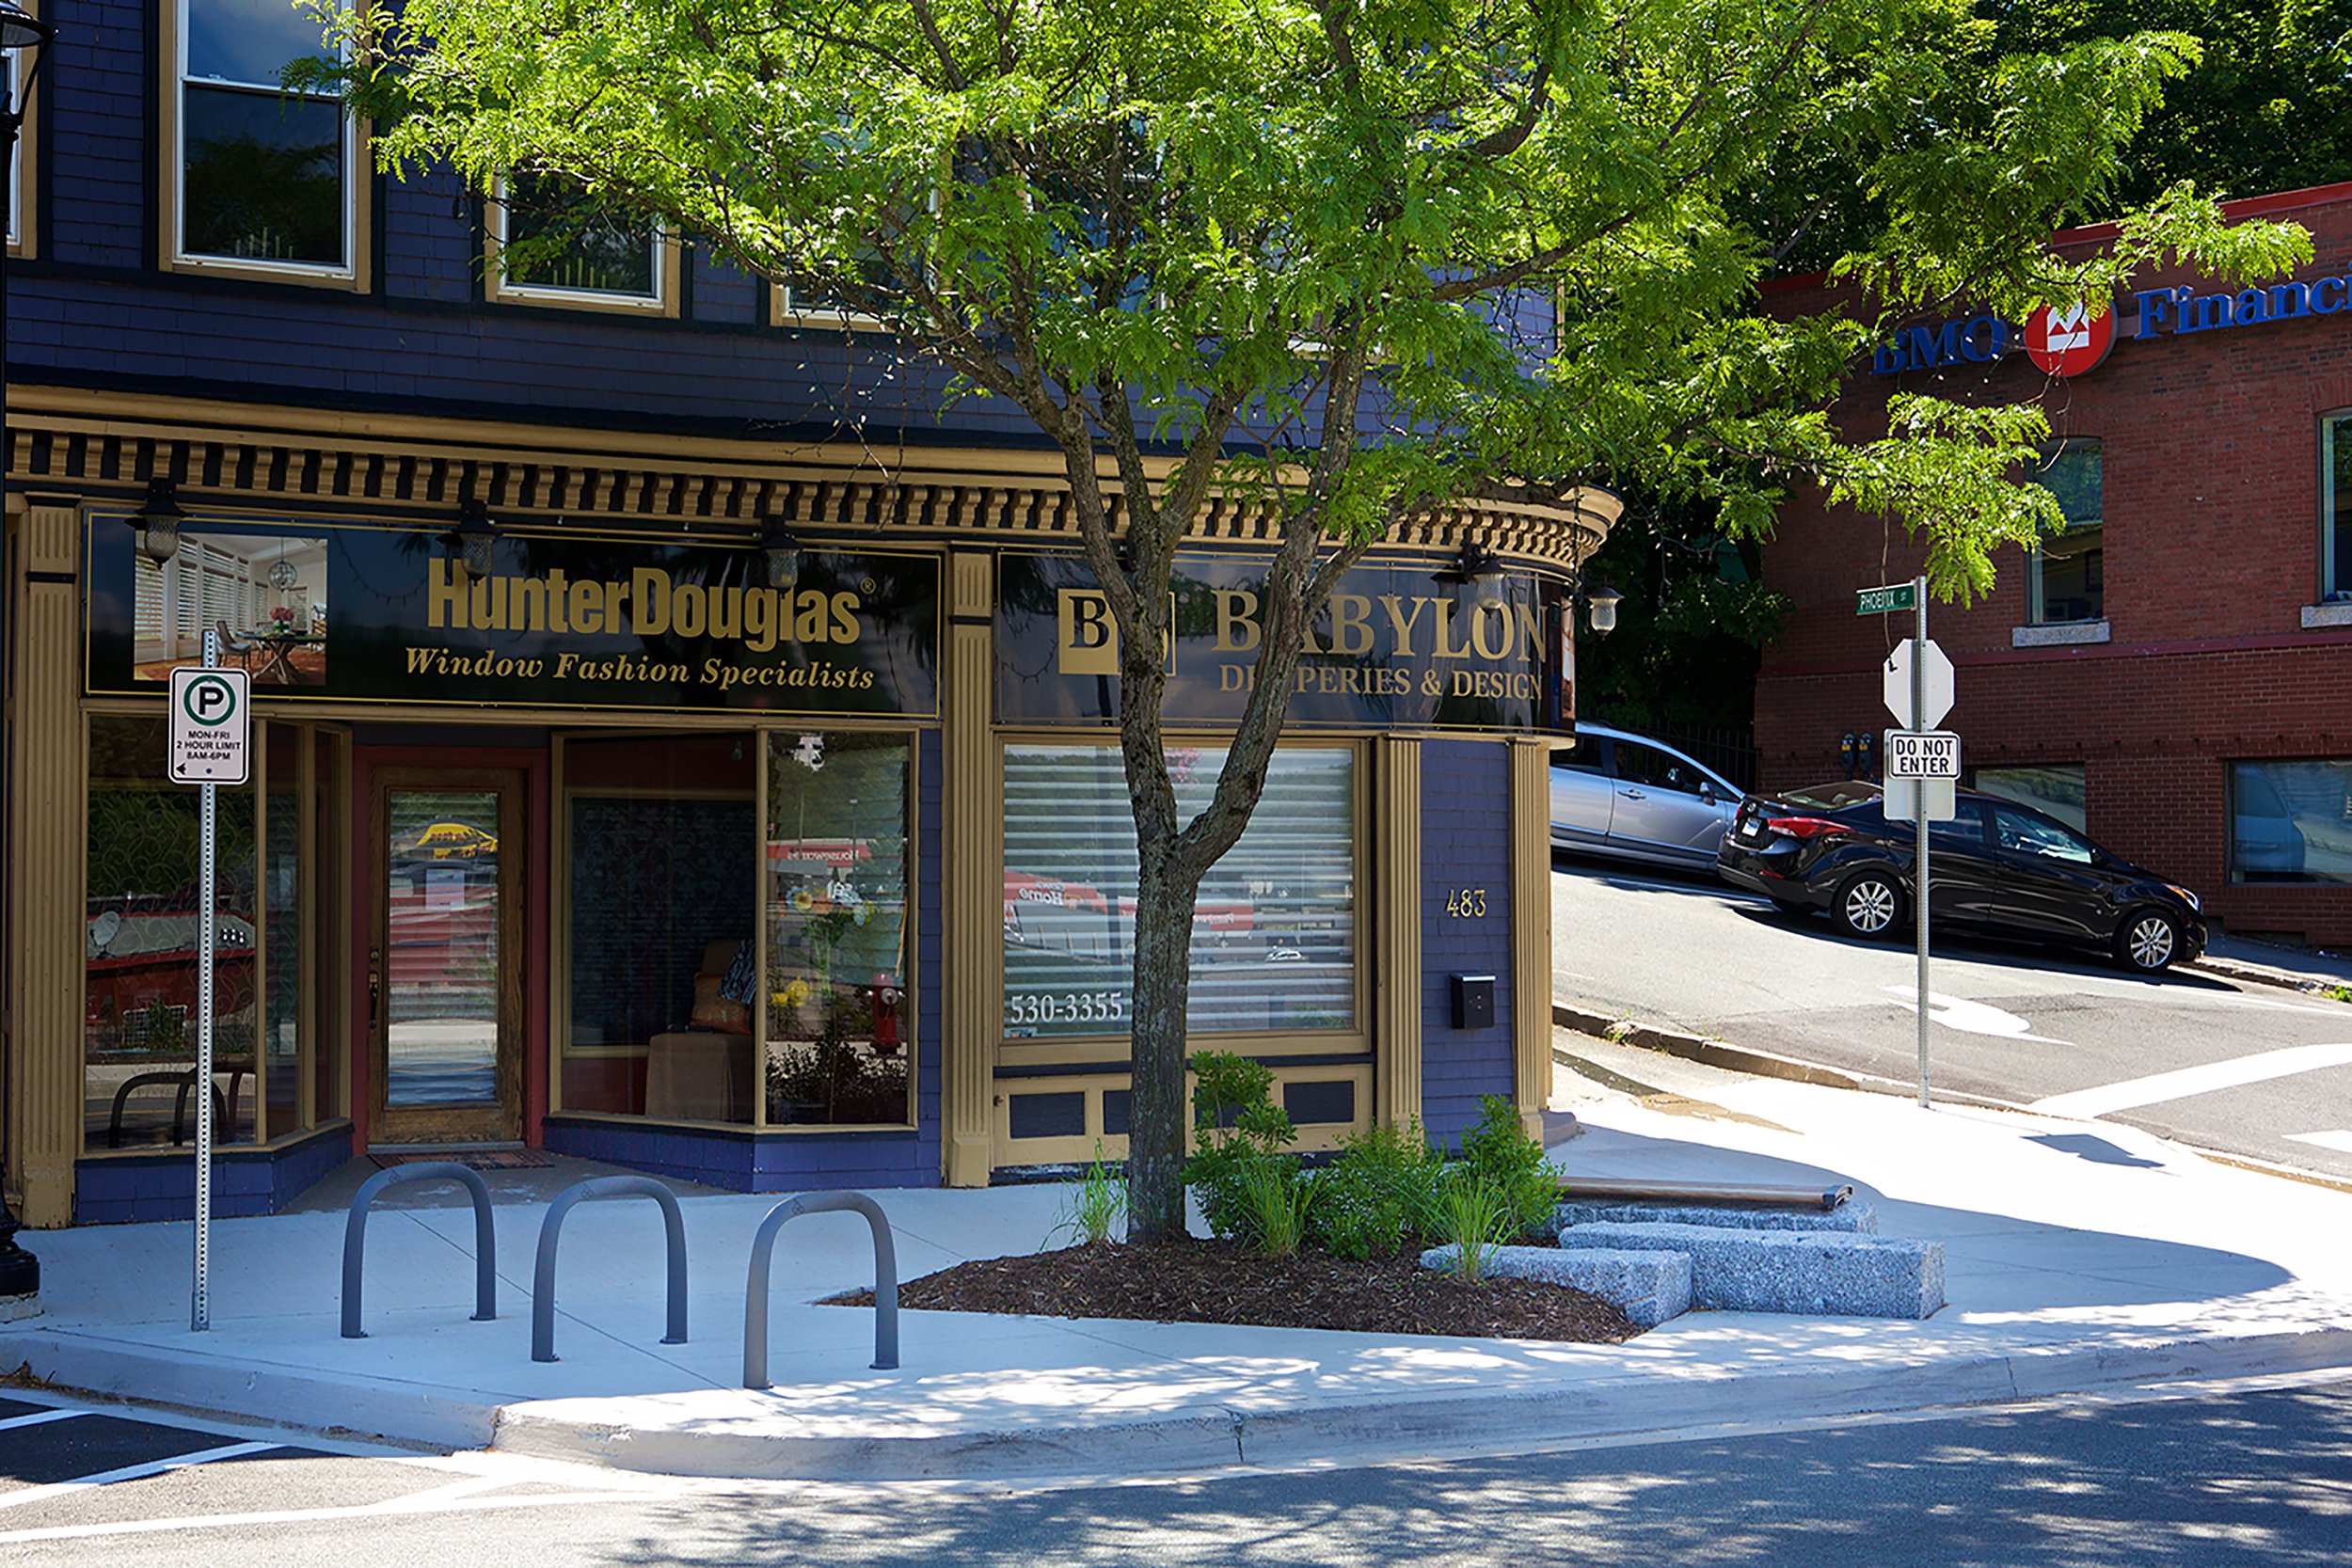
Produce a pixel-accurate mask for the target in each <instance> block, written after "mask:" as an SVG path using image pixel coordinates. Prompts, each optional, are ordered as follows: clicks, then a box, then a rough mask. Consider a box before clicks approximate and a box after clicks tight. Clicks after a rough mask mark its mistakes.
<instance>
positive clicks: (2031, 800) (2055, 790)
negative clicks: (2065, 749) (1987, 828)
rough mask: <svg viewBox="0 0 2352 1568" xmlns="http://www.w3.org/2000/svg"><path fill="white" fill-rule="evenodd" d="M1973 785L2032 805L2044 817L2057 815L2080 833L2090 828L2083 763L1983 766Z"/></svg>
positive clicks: (2005, 797)
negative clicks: (2014, 766) (2017, 766)
mask: <svg viewBox="0 0 2352 1568" xmlns="http://www.w3.org/2000/svg"><path fill="white" fill-rule="evenodd" d="M1970 787H1971V788H1975V789H1980V790H1982V791H1983V792H1984V793H1985V794H1987V795H1997V796H1999V797H2000V798H2001V799H2002V800H2014V801H2016V802H2017V803H2018V804H2019V805H2021V806H2031V807H2033V809H2034V810H2036V811H2038V812H2040V813H2042V815H2043V816H2055V817H2057V818H2058V820H2059V821H2060V822H2063V823H2065V824H2066V825H2067V826H2068V827H2070V828H2072V829H2074V831H2075V832H2090V810H2089V805H2088V801H2089V792H2088V791H2087V790H2086V789H2085V788H2084V784H2083V765H2082V764H2081V763H2079V762H2047V763H2037V764H2034V765H2032V766H2030V767H2025V768H1978V769H1977V770H1976V777H1975V778H1974V779H1973V780H1972V781H1971V784H1970Z"/></svg>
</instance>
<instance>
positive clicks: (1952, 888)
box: [1715, 781, 2205, 974]
mask: <svg viewBox="0 0 2352 1568" xmlns="http://www.w3.org/2000/svg"><path fill="white" fill-rule="evenodd" d="M1917 832H1918V829H1917V827H1916V825H1915V824H1913V823H1910V822H1903V821H1894V822H1890V821H1888V820H1887V818H1886V816H1885V814H1884V811H1883V799H1882V794H1881V791H1880V789H1879V786H1878V785H1877V784H1864V783H1855V782H1851V781H1849V782H1841V783H1837V784H1821V785H1819V786H1817V787H1814V788H1809V789H1797V790H1790V791H1788V793H1787V794H1783V795H1751V796H1749V797H1748V798H1747V799H1746V800H1743V801H1741V802H1740V811H1739V815H1738V816H1735V817H1733V819H1732V824H1731V830H1730V832H1726V833H1724V846H1723V848H1722V850H1721V851H1720V852H1719V853H1718V854H1717V856H1716V859H1715V869H1716V870H1717V871H1719V872H1721V873H1722V874H1723V877H1724V880H1726V881H1728V882H1732V883H1735V884H1737V885H1738V886H1740V887H1743V888H1749V889H1752V890H1754V891H1755V892H1757V893H1761V894H1763V895H1766V896H1767V897H1769V898H1771V899H1772V902H1773V903H1774V904H1776V905H1778V906H1779V907H1780V908H1782V909H1784V910H1789V911H1798V910H1817V909H1818V910H1827V911H1829V915H1830V919H1831V920H1833V921H1835V922H1836V924H1837V926H1838V927H1839V928H1840V929H1841V930H1844V931H1846V932H1848V933H1849V934H1851V935H1853V936H1857V937H1880V936H1885V935H1887V934H1889V933H1891V932H1893V931H1894V930H1895V928H1896V927H1898V926H1899V925H1901V924H1902V923H1903V922H1905V921H1906V920H1907V919H1908V918H1909V914H1910V909H1911V902H1912V899H1913V896H1914V894H1915V883H1914V880H1913V877H1912V863H1913V861H1914V860H1915V844H1916V842H1917V837H1916V835H1917ZM1928 880H1929V884H1930V885H1931V888H1932V889H1933V898H1934V907H1933V911H1932V912H1933V915H1934V921H1933V924H1934V925H1935V926H1936V927H1943V928H1949V927H1955V926H1964V927H1977V928H1979V929H1981V930H1989V931H1996V932H2000V933H2003V934H2007V935H2015V936H2026V937H2042V938H2045V939H2047V940H2050V941H2054V942H2069V943H2074V944H2078V945H2084V946H2095V947H2105V948H2106V949H2107V950H2108V951H2109V952H2112V953H2113V954H2114V955H2115V956H2116V958H2118V959H2120V960H2122V963H2123V964H2124V965H2125V966H2127V967H2128V968H2131V969H2134V970H2137V971H2138V972H2140V973H2142V974H2154V973H2155V972H2156V971H2158V970H2160V969H2163V968H2164V967H2165V966H2166V965H2168V964H2171V963H2174V962H2177V961H2182V960H2185V959H2189V958H2195V957H2197V956H2198V955H2199V954H2200V953H2202V952H2203V951H2204V950H2205V921H2204V916H2203V915H2201V913H2199V911H2198V902H2197V895H2195V894H2193V893H2191V892H2190V891H2189V890H2188V889H2186V888H2185V887H2182V886H2179V885H2178V884H2177V883H2173V882H2168V881H2166V880H2165V879H2163V878H2161V877H2158V876H2156V875H2155V874H2154V873H2153V872H2150V871H2142V870H2141V869H2140V868H2139V867H2137V866H2136V865H2132V864H2130V863H2127V862H2124V861H2122V860H2119V859H2117V858H2116V857H2115V856H2113V855H2111V854H2109V853H2107V852H2106V850H2105V849H2102V848H2100V847H2098V846H2097V845H2095V844H2093V843H2091V842H2090V840H2089V839H2087V838H2085V837H2083V836H2082V835H2081V834H2080V833H2077V832H2074V829H2072V828H2069V827H2067V826H2066V825H2065V824H2064V823H2062V822H2058V821H2057V820H2055V819H2053V818H2051V817H2048V816H2043V815H2042V813H2040V812H2038V811H2035V810H2033V809H2031V808H2030V807H2027V806H2021V805H2018V804H2016V803H2015V802H2014V801H2010V800H2001V799H1999V798H1997V797H1995V796H1991V795H1980V794H1979V793H1977V792H1976V791H1975V790H1969V789H1963V790H1961V791H1959V792H1958V803H1957V815H1956V816H1954V817H1953V818H1952V820H1950V821H1948V822H1934V823H1931V824H1929V829H1928Z"/></svg>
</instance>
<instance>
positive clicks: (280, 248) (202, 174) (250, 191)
mask: <svg viewBox="0 0 2352 1568" xmlns="http://www.w3.org/2000/svg"><path fill="white" fill-rule="evenodd" d="M172 16H173V19H174V21H175V24H176V25H175V26H174V27H173V30H172V34H173V36H172V39H171V50H170V55H169V59H170V60H171V62H172V66H171V71H170V72H169V75H168V77H167V83H168V90H169V93H170V101H169V103H168V104H167V110H168V113H167V124H168V125H169V126H170V131H169V133H168V135H167V138H166V146H167V152H168V156H167V160H166V164H167V166H166V169H165V185H166V192H167V222H166V224H165V226H164V229H165V245H166V247H167V255H166V258H165V260H166V264H167V265H171V266H186V267H201V268H204V269H206V270H215V269H222V270H230V271H238V272H244V273H248V274H254V275H259V276H262V277H283V278H290V279H300V280H318V281H326V282H339V283H346V284H349V285H351V286H353V287H359V286H362V277H361V269H360V264H359V257H360V254H361V252H362V250H363V248H364V247H363V245H362V236H361V232H360V223H361V203H360V201H359V199H358V195H359V191H360V189H361V188H362V187H363V185H364V184H365V182H364V180H363V179H362V178H361V171H360V169H359V167H358V132H357V129H356V128H355V127H354V126H353V124H352V123H351V121H350V119H348V117H346V116H345V115H344V113H343V108H342V103H340V102H338V101H337V100H336V99H334V98H332V97H327V96H323V95H319V94H314V93H304V92H293V91H289V90H287V89H286V88H285V87H283V86H281V85H280V81H281V73H282V72H283V71H284V70H285V68H286V67H287V66H288V65H289V64H291V63H292V62H293V61H294V60H297V59H301V58H303V57H305V56H310V55H321V54H323V53H324V52H325V50H326V44H325V42H324V40H322V38H321V36H320V29H319V24H318V23H317V22H316V21H314V20H313V19H312V18H311V17H310V15H309V13H308V12H306V11H300V10H296V9H295V8H294V7H292V6H291V5H288V4H287V3H286V0H173V7H172Z"/></svg>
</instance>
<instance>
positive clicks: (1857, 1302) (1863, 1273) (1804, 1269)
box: [1560, 1225, 1944, 1318]
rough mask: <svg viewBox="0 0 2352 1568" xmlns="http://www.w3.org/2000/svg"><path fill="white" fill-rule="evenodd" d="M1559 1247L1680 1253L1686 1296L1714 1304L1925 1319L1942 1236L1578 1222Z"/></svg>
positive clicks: (1938, 1282) (1935, 1297)
mask: <svg viewBox="0 0 2352 1568" xmlns="http://www.w3.org/2000/svg"><path fill="white" fill-rule="evenodd" d="M1560 1244H1561V1245H1562V1246H1563V1247H1600V1248H1604V1249H1625V1248H1634V1249H1644V1250H1651V1251H1663V1252H1681V1253H1688V1254H1689V1255H1690V1258H1691V1293H1692V1300H1693V1301H1694V1303H1695V1304H1696V1305H1698V1306H1700V1307H1706V1308H1708V1309H1709V1310H1711V1311H1716V1312H1773V1313H1783V1314H1794V1315H1798V1316H1804V1317H1817V1316H1826V1317H1839V1318H1925V1317H1929V1316H1931V1315H1932V1314H1933V1313H1934V1312H1935V1310H1936V1308H1938V1307H1942V1306H1943V1305H1944V1243H1941V1242H1921V1241H1915V1240H1912V1239H1911V1238H1909V1237H1902V1236H1846V1235H1836V1234H1823V1233H1820V1232H1817V1231H1806V1230H1728V1229H1725V1228H1724V1227H1721V1226H1711V1225H1588V1226H1581V1227H1578V1228H1576V1229H1574V1230H1564V1231H1562V1232H1561V1233H1560Z"/></svg>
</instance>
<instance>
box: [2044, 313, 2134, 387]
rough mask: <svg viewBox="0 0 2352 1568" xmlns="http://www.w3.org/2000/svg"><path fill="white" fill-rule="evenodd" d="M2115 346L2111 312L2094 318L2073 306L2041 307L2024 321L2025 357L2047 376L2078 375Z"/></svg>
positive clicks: (2113, 321) (2090, 367)
mask: <svg viewBox="0 0 2352 1568" xmlns="http://www.w3.org/2000/svg"><path fill="white" fill-rule="evenodd" d="M2114 346H2115V312H2114V311H2112V310H2102V311H2100V312H2099V313H2098V314H2097V315H2095V316H2094V315H2092V314H2091V313H2090V308H2089V307H2087V306H2085V305H2083V304H2081V303H2079V302H2077V303H2075V304H2074V305H2070V306H2067V307H2065V308H2063V309H2059V308H2057V307H2053V306H2048V305H2045V306H2043V307H2042V309H2039V310H2036V311H2035V312H2034V313H2033V314H2032V315H2030V316H2028V317H2026V357H2028V358H2030V359H2031V360H2032V361H2033V362H2034V363H2035V364H2036V365H2039V366H2040V367H2041V368H2042V370H2043V371H2045V372H2048V373H2050V374H2051V375H2080V374H2082V373H2083V372H2085V371H2088V370H2091V369H2094V368H2096V367H2097V365H2098V363H2099V361H2101V360H2102V359H2105V358H2106V356H2107V350H2109V349H2111V348H2113V347H2114Z"/></svg>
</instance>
